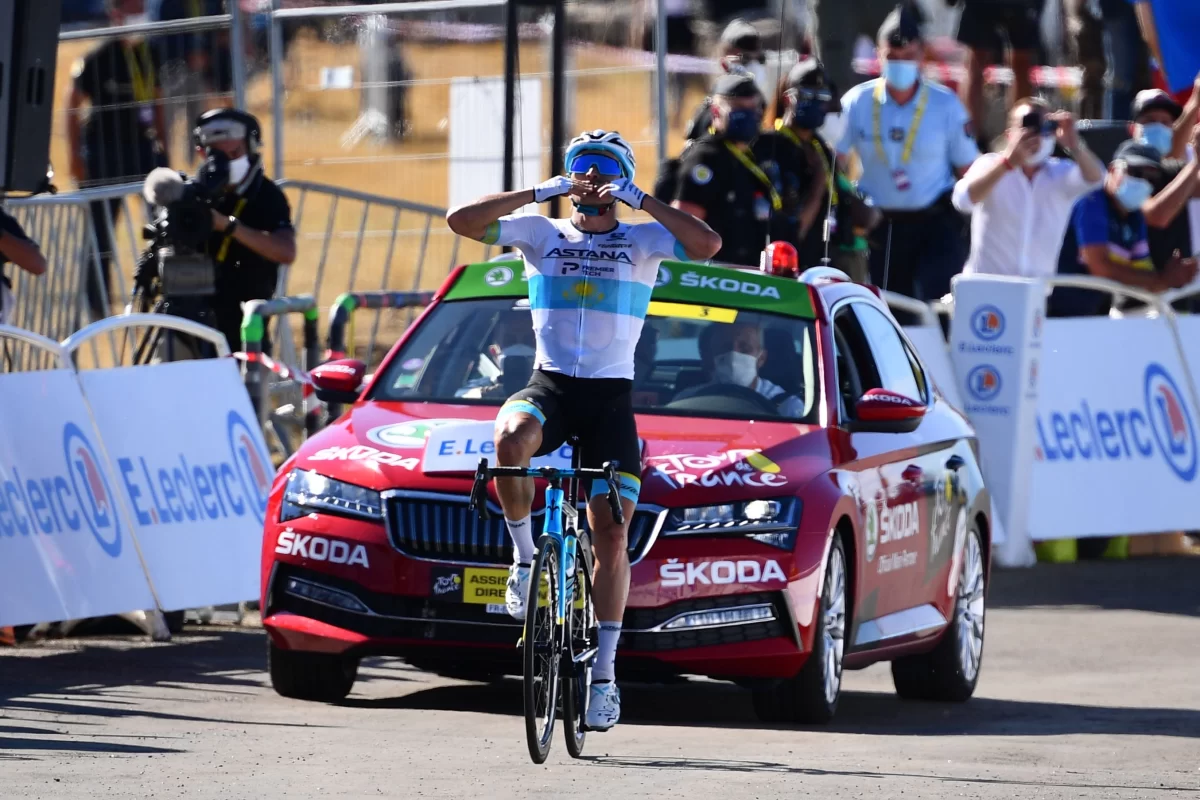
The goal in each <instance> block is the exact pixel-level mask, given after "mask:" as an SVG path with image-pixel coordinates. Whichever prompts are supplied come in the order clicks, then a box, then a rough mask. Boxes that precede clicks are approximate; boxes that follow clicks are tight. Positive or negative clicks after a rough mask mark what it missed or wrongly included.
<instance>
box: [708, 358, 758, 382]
mask: <svg viewBox="0 0 1200 800" xmlns="http://www.w3.org/2000/svg"><path fill="white" fill-rule="evenodd" d="M713 376H714V377H715V378H716V379H717V381H718V382H719V383H734V384H737V385H738V386H745V387H746V388H747V389H748V388H750V384H752V383H754V381H755V379H757V378H758V359H757V358H755V357H754V356H751V355H747V354H746V353H738V352H736V351H730V352H728V353H722V354H721V355H719V356H717V357H716V358H715V359H714V360H713Z"/></svg>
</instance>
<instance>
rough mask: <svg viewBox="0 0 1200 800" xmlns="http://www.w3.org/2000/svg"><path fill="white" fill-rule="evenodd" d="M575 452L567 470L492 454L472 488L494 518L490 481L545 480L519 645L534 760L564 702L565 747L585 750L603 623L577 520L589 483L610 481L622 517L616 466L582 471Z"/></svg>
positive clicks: (588, 550) (586, 540)
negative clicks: (503, 460)
mask: <svg viewBox="0 0 1200 800" xmlns="http://www.w3.org/2000/svg"><path fill="white" fill-rule="evenodd" d="M574 450H575V457H574V458H573V459H572V462H573V465H572V467H571V468H569V469H559V468H555V467H488V461H487V459H486V458H481V459H480V460H479V466H478V468H477V469H476V470H475V483H474V485H473V486H472V487H471V501H470V507H471V508H473V509H475V511H476V512H478V514H479V516H480V517H481V518H482V519H485V520H486V519H489V517H490V515H489V513H488V510H487V484H488V481H489V480H490V479H491V478H494V477H502V478H541V479H542V480H545V481H546V514H545V518H544V521H543V527H542V535H541V536H540V537H538V540H537V543H536V549H535V550H534V557H533V565H532V574H531V576H530V582H529V601H528V602H527V603H526V610H525V630H524V634H523V636H522V637H521V641H520V642H519V643H518V646H519V647H522V648H523V653H522V658H523V661H524V672H523V677H522V688H523V694H524V703H525V739H526V742H527V744H528V745H529V756H530V758H532V759H533V762H534V763H535V764H541V763H543V762H545V760H546V757H547V756H548V755H549V754H550V742H551V740H552V739H553V738H554V723H555V719H556V717H557V714H558V712H559V710H560V708H559V701H560V700H561V713H562V718H563V731H564V733H565V734H566V739H567V751H568V752H570V754H571V756H572V757H573V758H579V757H580V756H581V755H582V754H583V744H584V738H585V736H586V734H587V726H586V722H585V721H586V719H587V702H588V688H589V686H590V684H591V676H592V662H593V661H594V659H595V657H596V649H597V647H596V645H597V642H598V641H599V625H598V624H597V622H596V612H595V609H594V608H593V607H592V564H593V556H592V545H591V538H590V536H589V534H588V531H587V530H586V529H585V528H584V527H583V526H582V525H581V524H580V514H579V511H578V507H579V505H578V504H579V500H580V497H581V496H582V497H583V498H585V499H584V502H583V505H584V506H585V507H586V488H585V487H586V486H587V485H589V484H590V482H591V480H601V481H604V482H605V483H606V484H607V486H608V504H609V508H610V509H611V510H612V514H613V518H614V519H615V520H616V521H617V523H618V524H624V521H625V519H624V514H623V512H622V509H621V496H620V491H619V484H618V482H617V469H616V466H615V465H614V464H613V463H612V462H605V464H604V466H603V468H601V469H582V468H580V467H579V466H578V459H579V456H578V453H579V448H578V447H575V448H574ZM564 484H566V488H564ZM564 521H565V524H564ZM563 576H567V579H566V580H563V579H562V577H563ZM560 678H562V679H563V680H562V681H561V684H560ZM560 685H561V690H562V691H561V694H560V691H559V690H560Z"/></svg>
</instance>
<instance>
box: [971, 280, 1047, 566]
mask: <svg viewBox="0 0 1200 800" xmlns="http://www.w3.org/2000/svg"><path fill="white" fill-rule="evenodd" d="M1045 307H1046V295H1045V290H1044V288H1043V285H1042V283H1041V282H1040V281H1032V280H1028V279H1022V278H1006V277H1000V276H992V275H960V276H958V277H957V278H955V280H954V309H955V313H954V319H953V321H952V322H951V325H950V359H951V361H952V363H953V364H954V374H955V376H956V378H957V381H958V390H959V395H960V397H961V398H962V403H963V404H962V406H960V408H961V409H962V410H963V412H965V413H966V415H967V417H968V418H969V419H970V420H971V424H972V425H974V427H975V431H976V434H977V435H978V437H979V450H980V457H981V459H982V461H983V476H984V479H985V480H986V481H987V486H988V489H989V490H990V492H991V495H992V499H993V501H994V507H995V509H996V511H997V512H998V518H999V525H1000V527H1001V528H1002V529H1003V530H1004V532H1005V534H1006V535H1005V542H1004V546H1003V547H1001V548H999V549H998V550H997V560H998V561H999V563H1001V564H1003V565H1005V566H1021V565H1029V564H1032V563H1034V560H1035V558H1034V553H1033V548H1032V547H1031V546H1030V544H1029V536H1028V524H1027V521H1028V516H1029V484H1030V461H1031V460H1032V458H1033V455H1032V453H1033V423H1034V415H1035V413H1036V410H1037V398H1038V392H1039V387H1038V380H1039V379H1038V375H1039V365H1038V361H1039V359H1040V358H1041V348H1042V341H1041V334H1042V328H1043V319H1044V314H1045Z"/></svg>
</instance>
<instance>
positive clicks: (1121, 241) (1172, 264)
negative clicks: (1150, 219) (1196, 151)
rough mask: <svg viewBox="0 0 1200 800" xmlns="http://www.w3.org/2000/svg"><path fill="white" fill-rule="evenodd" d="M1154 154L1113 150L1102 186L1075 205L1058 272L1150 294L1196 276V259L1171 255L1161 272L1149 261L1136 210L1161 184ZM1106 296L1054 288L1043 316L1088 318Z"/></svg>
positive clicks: (1139, 146)
mask: <svg viewBox="0 0 1200 800" xmlns="http://www.w3.org/2000/svg"><path fill="white" fill-rule="evenodd" d="M1161 172H1162V156H1161V155H1160V154H1159V152H1158V150H1156V149H1154V148H1153V147H1150V146H1149V145H1147V144H1144V143H1142V142H1139V141H1136V140H1133V139H1130V140H1128V141H1126V142H1123V143H1122V144H1121V146H1120V147H1118V148H1117V151H1116V154H1115V155H1114V156H1113V160H1112V162H1111V163H1110V164H1109V167H1108V174H1107V175H1106V176H1105V179H1104V185H1103V186H1102V187H1101V188H1099V189H1096V190H1095V191H1094V192H1091V193H1090V194H1086V195H1084V196H1083V198H1082V199H1080V201H1079V202H1078V203H1077V204H1076V206H1075V210H1074V212H1073V215H1072V220H1071V225H1070V227H1069V228H1068V229H1067V237H1066V240H1065V241H1064V243H1063V247H1062V252H1061V254H1060V256H1059V265H1058V270H1059V272H1060V273H1063V274H1076V275H1078V274H1083V275H1095V276H1097V277H1100V278H1108V279H1109V280H1113V281H1116V282H1118V283H1123V284H1125V285H1126V286H1133V287H1136V288H1139V289H1144V290H1147V291H1151V292H1165V291H1167V290H1169V289H1178V288H1180V287H1182V286H1185V285H1187V284H1188V283H1190V282H1191V281H1192V280H1193V279H1194V278H1195V277H1196V260H1195V259H1194V258H1189V257H1184V256H1182V254H1180V253H1174V254H1173V255H1172V256H1171V258H1170V259H1169V260H1168V261H1167V263H1166V264H1164V265H1163V266H1162V268H1161V269H1155V265H1154V261H1153V260H1152V259H1151V257H1150V243H1149V241H1148V240H1147V234H1146V218H1145V217H1144V216H1143V215H1142V211H1141V209H1142V207H1143V206H1144V205H1145V203H1146V201H1147V200H1149V199H1150V195H1151V194H1152V193H1153V191H1154V188H1153V184H1154V182H1155V181H1157V180H1161V176H1160V174H1159V173H1161ZM1110 303H1111V301H1110V297H1109V295H1108V294H1107V293H1098V292H1091V291H1087V290H1083V289H1070V288H1061V287H1060V288H1056V289H1055V290H1054V292H1053V293H1052V294H1051V296H1050V298H1049V302H1048V304H1047V312H1046V313H1047V314H1048V315H1049V316H1091V315H1104V314H1107V313H1108V312H1109V308H1110ZM1126 304H1127V305H1126V306H1124V307H1128V301H1126Z"/></svg>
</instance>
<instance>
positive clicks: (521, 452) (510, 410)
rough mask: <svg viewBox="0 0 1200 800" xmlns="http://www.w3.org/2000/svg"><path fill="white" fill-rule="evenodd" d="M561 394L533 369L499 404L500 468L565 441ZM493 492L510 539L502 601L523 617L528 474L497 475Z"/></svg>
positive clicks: (529, 538)
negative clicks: (525, 381)
mask: <svg viewBox="0 0 1200 800" xmlns="http://www.w3.org/2000/svg"><path fill="white" fill-rule="evenodd" d="M559 399H560V393H559V389H558V387H557V386H555V384H554V383H553V379H552V378H551V377H549V376H547V375H546V374H545V373H542V372H537V371H535V372H534V373H533V375H532V376H530V379H529V385H528V386H526V387H525V388H524V389H522V390H521V391H519V392H517V393H516V394H514V395H513V396H512V397H510V398H509V399H508V401H507V402H506V403H505V404H504V405H503V406H501V408H500V413H499V414H498V415H497V416H496V429H495V444H496V462H497V463H498V464H499V465H500V466H504V467H527V466H529V462H530V460H531V459H532V458H533V457H534V456H536V455H541V454H543V453H546V452H549V451H550V450H553V449H554V448H556V447H559V446H560V445H561V444H562V442H563V440H564V439H565V433H563V424H562V415H561V414H559V413H558V407H559ZM496 494H497V495H498V496H499V498H500V507H501V508H502V509H504V522H505V525H506V526H507V527H508V533H509V535H510V536H511V537H512V540H513V565H512V567H511V568H510V569H509V575H508V586H507V588H506V590H505V605H506V606H507V607H508V613H509V614H511V615H512V616H513V617H516V618H517V619H523V618H524V616H525V600H526V597H527V596H528V594H529V572H530V565H531V564H532V562H533V552H534V530H533V521H532V519H531V515H530V511H531V509H532V508H533V479H532V478H496Z"/></svg>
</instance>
